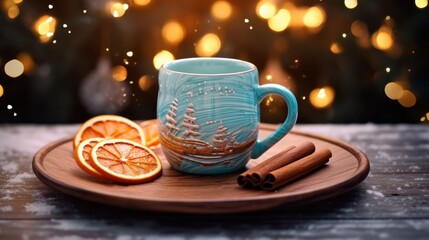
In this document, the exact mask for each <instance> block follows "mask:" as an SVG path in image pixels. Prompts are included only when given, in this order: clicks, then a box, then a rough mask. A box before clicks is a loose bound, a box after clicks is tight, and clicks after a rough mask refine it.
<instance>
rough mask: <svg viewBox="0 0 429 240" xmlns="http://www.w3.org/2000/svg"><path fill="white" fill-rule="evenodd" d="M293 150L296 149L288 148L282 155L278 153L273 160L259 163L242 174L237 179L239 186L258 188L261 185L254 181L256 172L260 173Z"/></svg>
mask: <svg viewBox="0 0 429 240" xmlns="http://www.w3.org/2000/svg"><path fill="white" fill-rule="evenodd" d="M293 148H295V146H287V147H285V149H284V150H283V151H281V152H280V153H277V154H276V155H274V156H272V157H271V158H269V159H267V160H265V161H263V162H261V163H259V164H258V165H256V166H254V167H252V168H251V169H249V170H247V171H245V172H243V173H242V174H240V175H239V176H238V178H237V183H238V185H240V186H241V187H245V188H250V187H254V186H257V185H258V184H259V183H257V182H255V181H254V179H253V178H252V174H253V173H254V172H256V171H259V170H260V169H261V168H264V167H266V165H268V164H271V161H272V160H273V159H279V157H280V156H282V155H283V154H284V153H286V152H288V151H290V150H291V149H293Z"/></svg>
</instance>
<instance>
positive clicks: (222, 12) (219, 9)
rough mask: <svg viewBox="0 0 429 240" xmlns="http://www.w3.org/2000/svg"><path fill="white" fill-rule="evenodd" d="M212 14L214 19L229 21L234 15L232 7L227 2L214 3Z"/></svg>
mask: <svg viewBox="0 0 429 240" xmlns="http://www.w3.org/2000/svg"><path fill="white" fill-rule="evenodd" d="M211 13H212V15H213V17H215V18H217V19H219V20H225V19H228V18H229V17H230V16H231V14H232V6H231V4H230V3H229V2H227V1H223V0H221V1H216V2H214V3H213V5H212V8H211Z"/></svg>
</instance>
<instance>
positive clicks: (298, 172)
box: [261, 148, 332, 190]
mask: <svg viewBox="0 0 429 240" xmlns="http://www.w3.org/2000/svg"><path fill="white" fill-rule="evenodd" d="M330 157H332V153H331V151H330V150H329V149H326V148H325V149H321V150H319V151H317V152H315V153H313V154H311V155H309V156H307V157H305V158H302V159H300V160H298V161H296V162H293V163H291V164H289V165H286V166H284V167H281V168H279V169H277V170H274V171H272V172H270V173H268V174H267V175H266V177H265V179H264V180H263V182H262V183H261V188H262V189H264V190H274V189H276V188H278V187H280V186H283V185H285V184H286V183H289V182H291V181H293V180H295V179H297V178H299V177H302V176H304V175H306V174H308V173H310V172H311V171H314V170H315V169H317V168H319V167H321V166H323V165H324V164H326V163H327V162H329V158H330Z"/></svg>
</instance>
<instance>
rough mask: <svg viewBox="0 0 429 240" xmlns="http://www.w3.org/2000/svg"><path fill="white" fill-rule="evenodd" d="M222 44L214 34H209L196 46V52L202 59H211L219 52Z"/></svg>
mask: <svg viewBox="0 0 429 240" xmlns="http://www.w3.org/2000/svg"><path fill="white" fill-rule="evenodd" d="M221 47H222V43H221V41H220V39H219V37H218V36H217V35H216V34H214V33H207V34H206V35H204V36H203V37H202V38H201V39H200V40H199V41H198V42H197V44H196V45H195V52H196V54H197V55H198V56H200V57H211V56H213V55H215V54H216V53H218V52H219V50H220V48H221Z"/></svg>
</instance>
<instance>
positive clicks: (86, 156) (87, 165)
mask: <svg viewBox="0 0 429 240" xmlns="http://www.w3.org/2000/svg"><path fill="white" fill-rule="evenodd" d="M103 140H105V139H104V138H89V139H85V140H83V141H82V142H81V143H79V145H77V147H76V149H75V151H74V159H75V161H76V163H77V165H78V166H79V167H80V168H81V169H82V170H84V171H85V172H87V173H89V174H90V175H92V176H94V177H99V178H104V177H103V175H102V174H101V173H99V172H98V171H97V170H95V168H94V167H93V166H92V165H91V164H92V163H91V160H90V158H91V150H92V148H93V147H94V146H95V145H96V144H97V143H99V142H100V141H103Z"/></svg>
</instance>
